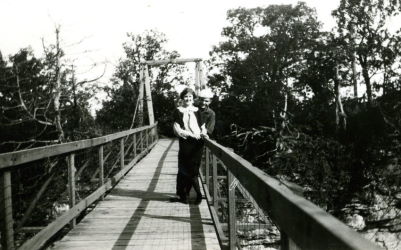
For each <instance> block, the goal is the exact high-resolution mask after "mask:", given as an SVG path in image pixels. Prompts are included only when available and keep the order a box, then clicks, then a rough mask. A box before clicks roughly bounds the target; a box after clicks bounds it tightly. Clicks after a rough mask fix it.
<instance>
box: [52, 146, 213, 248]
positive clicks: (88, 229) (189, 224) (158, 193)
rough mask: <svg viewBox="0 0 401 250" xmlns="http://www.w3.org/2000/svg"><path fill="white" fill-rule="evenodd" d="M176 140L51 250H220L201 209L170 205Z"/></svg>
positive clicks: (148, 159)
mask: <svg viewBox="0 0 401 250" xmlns="http://www.w3.org/2000/svg"><path fill="white" fill-rule="evenodd" d="M177 155H178V141H172V140H167V139H162V140H160V141H159V142H158V143H157V144H156V146H155V147H154V148H153V149H152V151H151V152H150V153H149V154H148V155H147V156H146V157H145V158H144V159H142V160H141V161H140V162H139V163H138V164H137V165H136V166H134V168H133V169H132V170H131V171H130V172H129V173H128V174H127V175H126V176H125V177H124V178H123V179H122V180H121V181H120V182H119V183H118V185H116V186H115V188H114V189H113V190H112V191H111V192H110V193H109V194H108V195H107V196H106V197H105V198H104V200H103V201H100V202H99V203H98V204H97V205H96V207H95V208H94V210H93V211H92V212H90V213H89V214H88V215H86V216H85V218H84V219H83V220H82V221H81V222H80V223H79V224H77V225H76V227H75V228H74V229H73V230H71V231H70V232H69V233H68V234H67V235H66V236H64V237H63V238H62V239H61V240H60V241H57V242H56V243H54V245H53V246H52V247H51V249H82V250H83V249H113V250H116V249H220V246H219V242H218V239H217V235H216V231H215V228H214V225H213V221H212V218H211V215H210V212H209V209H208V206H207V204H206V200H203V201H202V203H201V205H199V206H196V205H192V204H189V205H188V204H182V203H172V202H169V198H170V197H172V196H173V195H174V193H175V178H176V173H177Z"/></svg>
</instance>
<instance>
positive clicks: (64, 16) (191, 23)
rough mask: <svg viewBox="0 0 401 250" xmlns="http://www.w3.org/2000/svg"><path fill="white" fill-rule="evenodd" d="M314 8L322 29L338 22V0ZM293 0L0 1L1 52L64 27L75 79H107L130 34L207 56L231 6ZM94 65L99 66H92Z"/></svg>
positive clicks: (34, 43)
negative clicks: (155, 34)
mask: <svg viewBox="0 0 401 250" xmlns="http://www.w3.org/2000/svg"><path fill="white" fill-rule="evenodd" d="M304 2H306V3H307V5H308V6H310V7H314V8H315V9H316V11H317V14H318V18H319V20H320V21H321V22H323V24H324V26H323V27H324V29H327V30H329V29H331V28H332V27H333V26H334V23H335V21H334V19H333V18H332V16H331V12H332V10H334V9H335V8H337V6H338V4H339V0H330V1H322V0H305V1H304ZM296 3H297V1H295V0H202V1H199V0H197V1H194V0H114V1H110V0H109V1H104V0H96V1H95V0H85V1H84V0H35V1H32V0H0V34H1V38H0V51H1V52H2V54H3V56H8V55H10V54H14V53H16V52H18V50H19V49H20V48H24V47H28V46H31V47H32V48H33V50H34V52H35V54H37V55H38V56H40V55H41V53H42V51H43V47H42V38H43V40H44V42H45V44H49V43H54V41H55V35H54V29H55V26H56V25H60V27H61V29H60V30H61V33H60V36H61V38H62V47H63V48H64V49H65V51H66V54H67V56H68V57H69V58H70V60H71V61H74V64H75V65H76V69H77V71H78V75H77V78H81V79H85V78H92V77H95V76H97V75H100V74H101V73H102V72H103V70H104V69H106V74H105V76H104V77H103V78H102V81H103V83H106V84H107V82H108V79H109V78H110V76H111V75H112V73H113V71H114V68H115V66H116V64H117V62H118V59H119V58H121V57H122V56H123V49H122V44H123V43H124V42H125V41H127V35H126V34H127V32H132V33H136V34H139V33H142V32H143V31H145V30H149V29H156V30H158V31H160V32H163V33H164V34H166V37H167V39H168V44H167V48H168V49H171V50H172V49H174V50H177V51H178V52H179V53H180V54H181V56H182V57H183V58H193V57H200V58H204V59H207V58H208V55H209V51H210V50H211V49H212V46H213V45H217V44H218V43H219V41H221V31H222V28H223V27H224V26H225V25H226V13H227V10H229V9H233V8H238V7H246V8H252V7H258V6H260V7H266V6H268V5H270V4H296ZM94 65H96V66H94Z"/></svg>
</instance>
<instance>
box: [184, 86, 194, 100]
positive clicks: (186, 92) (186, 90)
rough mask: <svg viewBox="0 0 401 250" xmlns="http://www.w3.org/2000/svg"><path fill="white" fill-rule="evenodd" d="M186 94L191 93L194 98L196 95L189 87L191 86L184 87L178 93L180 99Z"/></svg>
mask: <svg viewBox="0 0 401 250" xmlns="http://www.w3.org/2000/svg"><path fill="white" fill-rule="evenodd" d="M187 94H192V96H193V97H194V99H195V97H196V94H195V91H194V90H193V89H191V88H185V89H184V90H183V91H182V92H181V94H180V99H184V96H186V95H187Z"/></svg>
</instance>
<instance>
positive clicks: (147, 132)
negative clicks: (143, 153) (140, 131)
mask: <svg viewBox="0 0 401 250" xmlns="http://www.w3.org/2000/svg"><path fill="white" fill-rule="evenodd" d="M145 135H146V149H148V147H149V130H148V129H146V130H145Z"/></svg>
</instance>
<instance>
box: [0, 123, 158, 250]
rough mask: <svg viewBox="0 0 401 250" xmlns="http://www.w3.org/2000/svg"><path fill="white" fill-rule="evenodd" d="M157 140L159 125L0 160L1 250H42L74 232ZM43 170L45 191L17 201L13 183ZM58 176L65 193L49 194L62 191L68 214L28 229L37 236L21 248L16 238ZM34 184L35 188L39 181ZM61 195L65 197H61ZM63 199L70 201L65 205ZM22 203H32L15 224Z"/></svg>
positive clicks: (7, 155)
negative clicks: (70, 230)
mask: <svg viewBox="0 0 401 250" xmlns="http://www.w3.org/2000/svg"><path fill="white" fill-rule="evenodd" d="M157 140H158V135H157V124H153V125H150V126H145V127H140V128H136V129H131V130H127V131H123V132H119V133H115V134H111V135H107V136H103V137H98V138H94V139H88V140H82V141H75V142H70V143H63V144H58V145H51V146H46V147H40V148H34V149H29V150H23V151H17V152H11V153H4V154H0V189H1V194H0V223H1V246H2V247H1V248H2V249H4V250H9V249H15V248H17V247H19V249H29V250H32V249H39V248H41V247H43V246H44V245H45V244H46V243H47V242H48V241H49V239H50V238H52V237H53V236H54V235H55V234H56V233H57V232H59V231H60V230H61V229H63V228H65V227H66V226H67V225H69V228H73V227H74V226H75V223H76V220H77V218H78V217H79V216H80V215H81V214H82V212H84V211H85V210H86V209H87V208H89V207H90V206H91V205H92V204H93V203H94V202H96V201H97V200H99V199H102V198H103V197H104V194H105V193H106V192H107V191H109V190H110V189H112V188H113V186H114V185H115V184H116V183H117V182H118V181H119V180H120V179H121V178H122V177H123V176H124V175H125V174H126V173H127V172H128V171H129V170H130V169H131V168H132V167H133V166H134V165H135V164H136V162H138V161H139V160H140V159H141V158H142V157H143V156H145V155H146V154H147V153H148V152H149V150H150V149H151V148H152V147H153V146H154V145H155V144H156V143H157ZM66 169H67V170H68V171H66ZM41 170H42V171H48V172H49V174H48V176H49V178H47V180H46V181H42V182H43V183H39V185H38V186H41V188H40V189H39V191H38V192H37V193H36V194H34V197H33V198H32V197H30V199H28V201H25V200H24V199H23V198H24V197H22V198H21V197H18V199H15V200H13V199H12V197H13V195H12V191H13V190H17V191H18V190H19V189H18V187H17V186H16V185H15V184H14V183H16V182H17V181H13V180H15V179H19V180H28V181H29V178H31V176H30V175H32V173H36V172H38V171H41ZM13 175H14V176H13ZM57 175H62V176H61V178H58V180H60V179H61V180H62V181H65V183H62V185H59V186H61V187H64V188H63V190H47V191H49V192H51V194H52V195H53V196H54V195H56V194H58V191H59V192H60V194H59V196H60V197H61V198H60V199H61V202H60V203H61V204H62V205H66V206H67V207H68V208H67V209H68V210H67V211H65V212H63V213H62V214H58V215H56V216H54V219H53V220H49V221H48V225H41V226H36V227H29V229H30V230H31V231H34V233H33V237H30V238H29V239H27V240H25V241H23V242H19V240H17V239H15V236H18V233H20V232H21V231H23V230H24V224H25V223H26V222H27V221H28V220H29V219H32V217H33V216H32V212H33V211H34V209H35V206H36V205H37V204H38V201H39V200H40V199H41V197H43V193H44V192H45V191H46V189H47V187H48V186H49V183H50V182H51V181H52V180H53V179H55V178H57ZM31 179H35V177H34V178H31ZM34 181H36V183H35V184H37V182H39V181H40V180H34ZM13 182H14V183H13ZM65 187H67V188H65ZM63 192H66V193H65V194H64V195H62V193H63ZM15 196H18V193H15V194H14V197H15ZM48 196H49V195H48ZM63 197H67V198H66V199H67V200H65V198H63ZM62 199H64V200H62ZM18 202H19V203H21V204H22V203H23V202H25V204H26V203H28V202H30V205H29V206H28V208H27V209H26V210H25V212H24V213H23V215H22V216H21V215H18V218H13V208H16V205H15V203H18ZM48 209H51V208H48ZM15 214H16V213H14V216H15ZM16 242H17V244H16Z"/></svg>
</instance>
